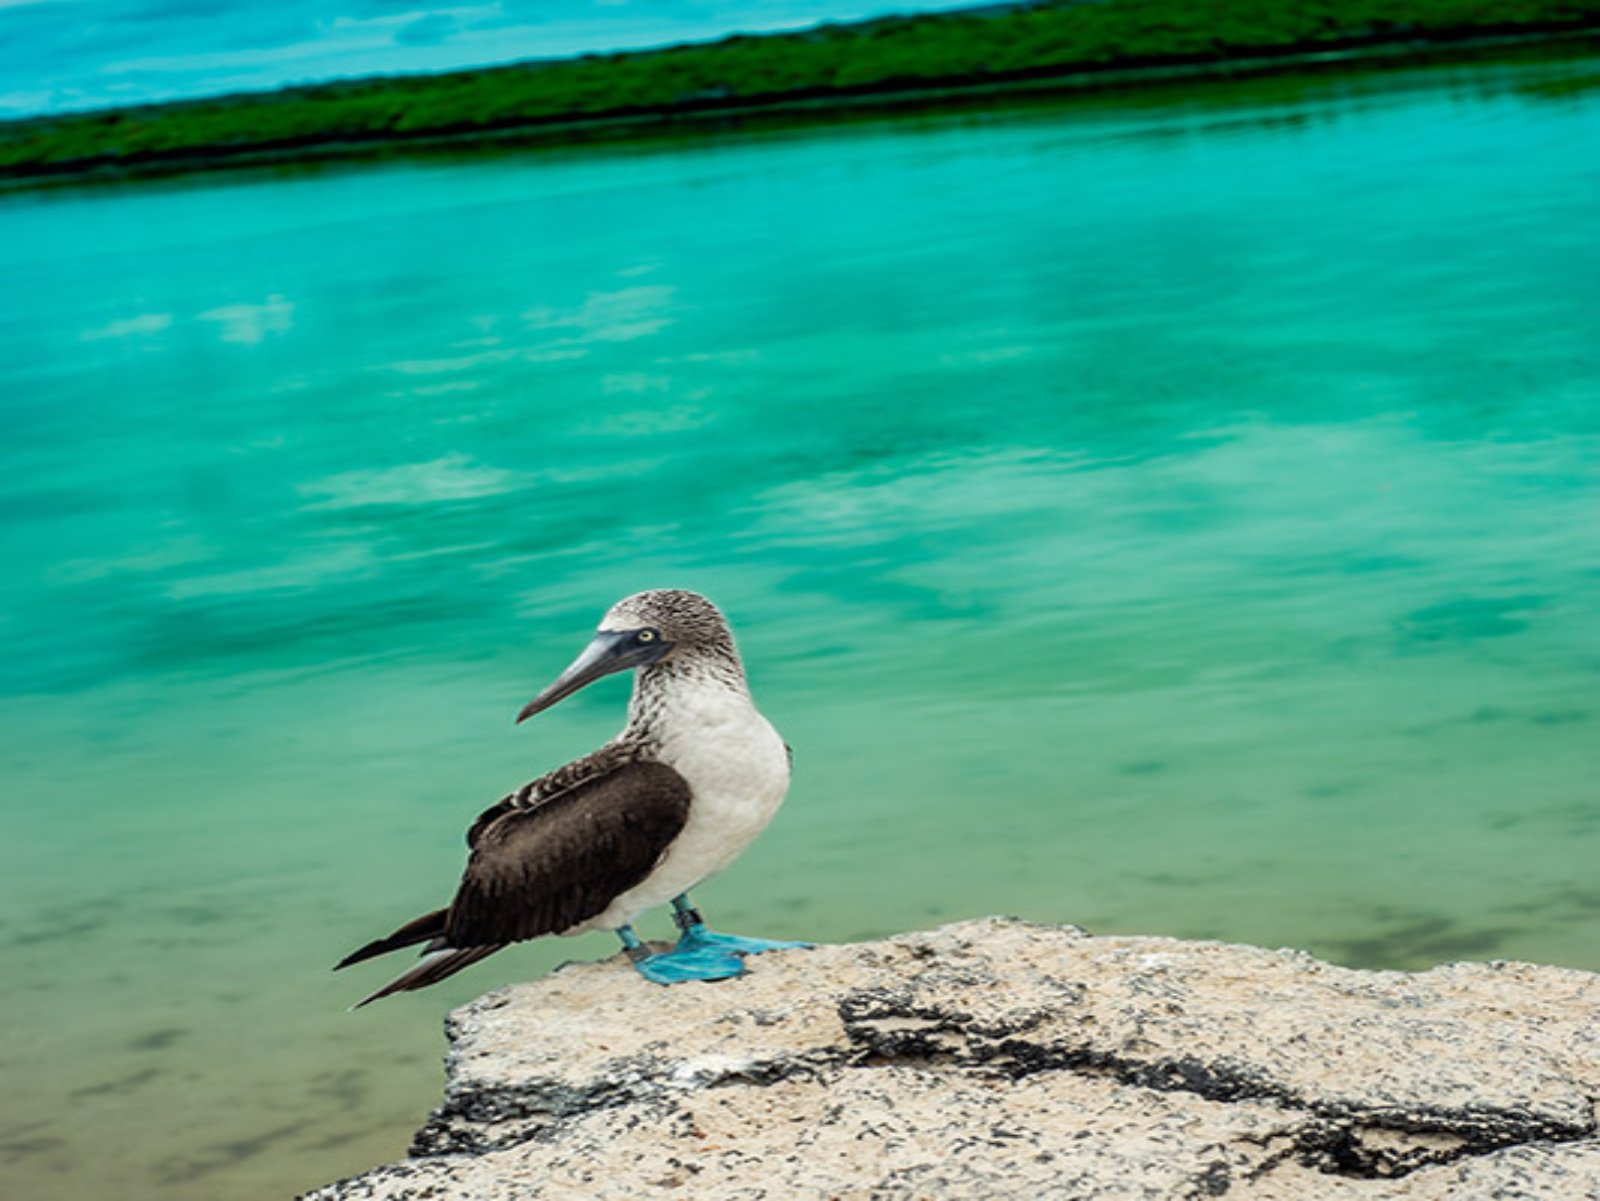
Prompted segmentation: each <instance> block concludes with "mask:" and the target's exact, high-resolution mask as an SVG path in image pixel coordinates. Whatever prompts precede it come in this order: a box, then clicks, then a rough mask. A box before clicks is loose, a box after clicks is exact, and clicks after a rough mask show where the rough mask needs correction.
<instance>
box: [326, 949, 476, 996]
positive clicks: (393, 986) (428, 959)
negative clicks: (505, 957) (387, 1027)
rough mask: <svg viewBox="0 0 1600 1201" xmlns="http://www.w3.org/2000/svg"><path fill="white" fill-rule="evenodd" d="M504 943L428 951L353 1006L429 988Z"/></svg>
mask: <svg viewBox="0 0 1600 1201" xmlns="http://www.w3.org/2000/svg"><path fill="white" fill-rule="evenodd" d="M504 945H505V944H504V943H492V944H490V945H489V946H485V947H446V948H445V949H443V950H440V951H429V952H428V953H427V954H425V955H423V957H422V961H421V962H420V963H418V964H417V965H416V966H415V967H412V968H409V969H407V970H406V971H403V972H401V973H400V974H399V975H398V976H396V977H395V978H394V979H393V980H391V981H389V983H387V984H385V985H384V986H383V987H382V988H380V989H379V990H378V991H377V992H375V993H373V994H372V995H371V996H367V997H362V998H361V1000H359V1001H357V1002H356V1003H355V1004H354V1005H352V1006H350V1008H351V1009H360V1008H361V1007H362V1006H363V1005H370V1004H372V1002H374V1001H377V1000H380V999H382V998H383V997H388V996H392V995H393V994H395V993H397V992H412V991H413V990H415V989H419V988H427V987H428V985H430V984H437V983H439V981H441V980H443V979H445V978H446V977H448V976H453V975H455V974H456V973H457V972H459V971H460V970H461V969H462V968H464V967H471V966H472V965H473V964H474V963H477V962H478V960H480V959H487V958H488V957H489V956H490V955H493V954H494V953H495V952H496V951H498V950H500V949H501V947H503V946H504Z"/></svg>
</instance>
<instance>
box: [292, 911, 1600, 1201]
mask: <svg viewBox="0 0 1600 1201" xmlns="http://www.w3.org/2000/svg"><path fill="white" fill-rule="evenodd" d="M449 1034H450V1042H451V1050H450V1054H449V1059H448V1077H449V1079H448V1084H447V1086H446V1090H445V1098H444V1103H443V1104H442V1105H441V1106H440V1108H439V1109H438V1110H437V1111H436V1112H435V1113H434V1114H433V1115H432V1116H431V1117H430V1118H429V1119H428V1122H427V1124H426V1125H425V1126H424V1127H423V1128H422V1130H421V1131H419V1132H418V1134H417V1136H416V1140H415V1142H414V1144H413V1146H412V1156H413V1158H412V1159H410V1160H408V1161H405V1162H402V1163H397V1164H390V1165H388V1166H386V1167H381V1168H377V1169H375V1170H373V1171H371V1172H367V1173H365V1174H364V1175H361V1176H357V1177H355V1178H353V1179H350V1180H346V1181H343V1182H342V1183H339V1184H335V1185H330V1186H328V1187H327V1188H324V1189H321V1190H318V1191H317V1192H315V1193H311V1194H308V1201H357V1199H362V1201H366V1199H379V1198H382V1199H394V1201H399V1199H402V1198H404V1199H411V1198H416V1199H421V1198H430V1199H433V1201H450V1199H461V1201H466V1199H468V1198H471V1199H473V1201H494V1199H500V1198H505V1199H512V1198H515V1199H518V1201H521V1199H524V1198H527V1199H534V1198H576V1197H583V1198H637V1197H641V1196H646V1197H648V1196H653V1195H656V1194H658V1193H661V1194H665V1193H669V1192H670V1193H674V1194H675V1195H677V1196H681V1197H693V1198H695V1199H696V1201H701V1199H712V1201H716V1199H721V1198H736V1197H737V1198H752V1199H754V1198H771V1199H774V1201H776V1199H779V1198H805V1197H818V1198H821V1197H839V1198H844V1197H861V1198H875V1199H883V1201H889V1199H900V1198H905V1199H907V1201H909V1199H911V1198H929V1199H937V1201H950V1199H961V1198H971V1199H973V1201H980V1199H981V1201H996V1199H1004V1198H1018V1199H1022V1198H1026V1199H1028V1201H1050V1199H1059V1201H1068V1199H1070V1201H1088V1199H1099V1198H1106V1199H1111V1198H1118V1199H1122V1198H1126V1199H1129V1201H1132V1199H1135V1198H1140V1199H1142V1198H1161V1199H1167V1198H1172V1199H1190V1198H1192V1199H1195V1201H1199V1199H1202V1198H1215V1197H1229V1198H1236V1199H1238V1201H1308V1199H1316V1198H1324V1197H1327V1198H1363V1199H1373V1201H1378V1199H1382V1201H1388V1199H1389V1198H1426V1199H1438V1201H1444V1199H1446V1198H1449V1199H1451V1201H1462V1199H1467V1201H1470V1199H1473V1198H1484V1199H1487V1198H1495V1199H1497V1201H1509V1199H1521V1198H1526V1199H1528V1201H1534V1199H1536V1198H1537V1199H1540V1201H1543V1199H1546V1198H1557V1197H1559V1198H1573V1199H1578V1198H1596V1199H1600V1114H1597V1102H1600V976H1595V975H1591V974H1588V973H1584V972H1576V971H1569V970H1566V969H1562V968H1552V967H1535V966H1532V965H1529V964H1523V963H1508V962H1493V963H1456V964H1447V965H1445V966H1443V967H1438V968H1434V969H1432V970H1431V971H1427V972H1421V973H1416V974H1407V973H1401V972H1362V971H1352V970H1349V969H1346V968H1340V967H1334V966H1332V965H1329V964H1325V963H1322V962H1319V961H1318V960H1315V959H1312V958H1311V957H1309V956H1307V955H1304V954H1300V953H1298V952H1292V951H1266V950H1261V949H1259V948H1255V947H1245V946H1230V945H1226V944H1222V943H1197V942H1181V941H1177V940H1173V939H1161V938H1095V937H1091V936H1089V935H1087V934H1085V933H1083V932H1082V931H1080V930H1076V929H1074V928H1071V927H1058V926H1040V925H1033V924H1029V923H1025V922H1018V921H1011V920H1006V919H998V918H990V919H984V920H979V921H969V922H962V923H959V924H957V925H952V926H946V927H943V928H941V929H938V930H933V931H929V932H926V933H917V934H905V935H900V936H897V937H894V938H889V939H885V940H882V941H880V942H871V943H861V944H855V945H849V946H831V947H818V948H816V949H814V950H807V951H786V952H775V953H770V954H767V955H763V956H761V957H760V958H758V959H756V960H753V961H752V964H751V970H750V973H749V974H748V975H746V976H744V977H742V978H740V979H738V980H731V981H723V982H720V983H716V984H685V985H676V986H674V987H672V988H660V987H658V986H656V985H653V984H650V983H648V982H646V981H645V980H643V979H642V978H640V977H639V976H637V975H636V974H634V973H633V972H631V971H628V970H626V968H625V967H624V966H623V965H622V964H621V963H620V962H617V961H606V962H603V963H593V964H569V965H567V966H566V967H563V968H561V969H559V970H558V971H556V972H554V973H552V974H551V975H549V976H547V977H546V978H544V979H542V980H537V981H534V982H532V983H529V984H522V985H517V986H515V987H511V988H504V989H500V990H497V991H495V992H492V993H489V994H487V995H486V996H484V997H481V998H480V999H478V1000H477V1001H474V1002H473V1003H472V1004H470V1005H467V1006H464V1007H463V1008H461V1009H460V1010H457V1011H456V1012H455V1013H454V1014H452V1015H451V1016H450V1019H449Z"/></svg>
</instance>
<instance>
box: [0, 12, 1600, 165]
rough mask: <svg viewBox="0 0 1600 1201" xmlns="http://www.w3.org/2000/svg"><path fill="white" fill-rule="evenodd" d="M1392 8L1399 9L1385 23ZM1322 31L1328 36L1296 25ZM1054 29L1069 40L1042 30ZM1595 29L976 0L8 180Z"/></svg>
mask: <svg viewBox="0 0 1600 1201" xmlns="http://www.w3.org/2000/svg"><path fill="white" fill-rule="evenodd" d="M1380 10H1381V11H1383V12H1384V13H1385V14H1386V15H1385V17H1384V19H1382V20H1377V19H1375V18H1374V16H1373V13H1374V12H1376V11H1380ZM1402 18H1404V19H1402ZM1426 18H1432V19H1431V20H1428V19H1426ZM1308 29H1310V30H1312V31H1314V32H1313V35H1312V36H1309V37H1307V36H1298V37H1288V36H1286V35H1287V34H1290V33H1293V32H1294V31H1296V30H1298V31H1299V33H1300V34H1301V35H1304V34H1305V32H1306V31H1307V30H1308ZM1041 30H1042V31H1043V33H1045V34H1048V35H1049V37H1050V38H1052V39H1054V40H1053V41H1051V42H1048V43H1046V42H1044V41H1041V40H1040V39H1039V36H1038V35H1039V34H1040V31H1041ZM979 34H981V35H982V36H983V38H985V39H987V41H984V40H981V39H979V38H978V37H977V35H979ZM1025 35H1034V42H1033V43H1029V42H1028V41H1027V40H1026V36H1025ZM1596 35H1600V0H1509V2H1506V0H1482V2H1480V3H1472V2H1471V0H1410V2H1409V3H1393V4H1369V3H1362V2H1360V0H1357V2H1355V3H1345V4H1338V5H1312V6H1309V7H1302V8H1297V9H1296V10H1295V11H1294V12H1293V13H1290V14H1285V13H1283V12H1282V11H1281V10H1280V9H1278V8H1275V7H1274V6H1273V5H1271V4H1270V3H1265V2H1264V0H1188V2H1187V3H1185V2H1184V0H1101V2H1093V0H1091V2H1088V3H1076V4H1066V5H1060V6H1058V5H1054V4H1046V5H1044V6H1029V7H1022V8H1008V9H1004V10H1000V11H997V10H995V9H992V8H991V9H979V10H958V11H955V12H951V13H942V14H930V15H926V16H919V17H908V18H886V19H881V20H877V21H870V22H864V23H861V24H857V25H849V26H829V27H822V28H819V29H817V30H809V31H805V32H801V33H793V34H772V35H766V36H763V37H734V38H728V39H724V40H723V41H720V42H714V43H707V44H699V45H690V46H679V47H670V48H667V49H664V50H654V51H644V52H636V53H628V54H617V55H609V56H603V57H596V56H590V57H586V58H583V59H575V60H555V61H551V62H541V63H528V64H516V65H512V66H509V67H496V68H488V69H484V70H478V71H461V72H453V73H449V74H444V75H433V76H407V77H394V78H379V79H367V80H355V81H346V82H336V83H329V84H319V85H315V86H310V87H303V88H291V89H284V90H280V91H277V92H268V93H258V94H249V95H240V96H224V97H217V98H213V99H205V100H196V101H181V102H174V103H170V104H161V105H150V106H142V107H138V108H129V109H114V110H104V111H96V112H89V113H75V114H68V115H63V116H57V117H38V118H29V119H26V120H21V121H12V122H0V190H15V189H22V188H35V187H41V186H50V185H71V184H80V183H92V182H109V181H118V180H124V179H134V178H146V177H156V176H171V175H177V174H186V173H190V172H197V171H212V170H219V169H227V168H232V167H244V166H263V165H275V164H286V163H299V162H316V161H328V160H337V159H350V158H364V157H373V156H381V155H386V154H404V153H408V152H411V151H423V150H431V149H437V148H441V147H462V146H472V145H479V144H483V145H500V146H505V145H528V144H549V143H572V142H588V141H595V140H611V139H618V138H632V137H637V136H640V135H647V134H650V133H652V132H657V131H661V130H679V129H686V130H690V131H692V130H694V129H696V128H703V127H705V126H707V125H709V124H722V123H726V122H728V121H729V120H741V119H746V118H752V117H780V118H781V117H785V116H788V117H791V118H793V117H800V118H802V119H804V118H818V117H820V118H823V119H826V117H827V115H829V114H831V113H835V112H837V113H839V114H840V115H846V114H849V115H858V114H861V113H863V112H870V111H872V110H883V111H891V110H894V109H901V108H905V107H909V106H925V105H930V104H949V103H960V102H962V101H965V100H968V99H971V100H976V101H982V100H987V99H993V98H998V97H1004V96H1007V95H1020V94H1029V93H1052V92H1075V91H1086V90H1096V89H1106V88H1123V87H1137V86H1143V85H1150V84H1159V83H1167V82H1172V81H1181V80H1189V79H1195V80H1204V79H1210V78H1233V77H1237V76H1240V75H1246V74H1263V73H1270V72H1285V71H1301V70H1307V69H1316V68H1323V67H1328V66H1337V65H1340V64H1345V63H1350V62H1365V61H1374V62H1379V63H1382V62H1384V61H1386V60H1387V61H1391V62H1414V61H1422V60H1427V59H1433V58H1438V57H1441V56H1445V55H1451V54H1460V53H1477V52H1482V51H1483V50H1486V49H1489V50H1492V49H1495V48H1498V47H1506V46H1520V45H1526V44H1531V43H1537V42H1546V41H1556V40H1567V39H1582V38H1587V37H1592V36H1596ZM1073 39H1076V40H1075V41H1074V40H1073ZM885 46H887V47H888V48H889V49H888V50H887V51H886V50H885V49H884V47H885ZM1008 56H1009V58H1008ZM784 80H787V81H788V82H787V84H786V85H785V86H773V85H774V84H776V83H781V82H782V81H784ZM819 81H820V82H819Z"/></svg>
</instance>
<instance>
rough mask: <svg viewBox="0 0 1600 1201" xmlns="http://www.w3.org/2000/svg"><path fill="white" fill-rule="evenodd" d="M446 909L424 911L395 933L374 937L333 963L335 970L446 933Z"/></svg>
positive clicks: (427, 940) (429, 940) (412, 945)
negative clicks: (358, 948) (383, 936)
mask: <svg viewBox="0 0 1600 1201" xmlns="http://www.w3.org/2000/svg"><path fill="white" fill-rule="evenodd" d="M445 915H446V910H443V909H435V910H434V911H433V912H432V913H424V914H423V915H422V916H421V917H419V918H416V919H414V920H412V921H409V922H407V923H406V924H405V925H403V926H401V927H400V928H399V929H398V930H396V931H395V932H394V933H393V934H391V935H389V936H388V937H386V938H378V939H374V940H373V941H372V942H369V943H368V944H367V945H366V946H364V947H362V948H361V949H360V950H359V951H351V952H350V954H348V955H346V956H345V957H344V958H343V959H341V960H339V962H338V963H336V964H334V965H333V970H334V971H338V970H339V969H340V968H342V967H349V966H350V965H351V964H352V963H361V962H363V961H364V960H367V959H371V958H373V957H374V956H377V955H387V954H388V953H389V952H390V951H398V950H399V949H400V948H401V947H414V946H416V945H417V944H418V943H419V942H432V941H433V940H434V939H436V938H438V937H439V936H440V935H441V934H443V933H444V919H445Z"/></svg>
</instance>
